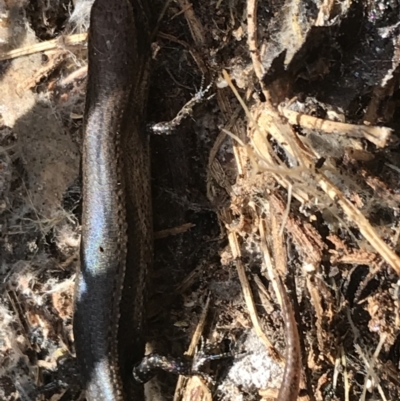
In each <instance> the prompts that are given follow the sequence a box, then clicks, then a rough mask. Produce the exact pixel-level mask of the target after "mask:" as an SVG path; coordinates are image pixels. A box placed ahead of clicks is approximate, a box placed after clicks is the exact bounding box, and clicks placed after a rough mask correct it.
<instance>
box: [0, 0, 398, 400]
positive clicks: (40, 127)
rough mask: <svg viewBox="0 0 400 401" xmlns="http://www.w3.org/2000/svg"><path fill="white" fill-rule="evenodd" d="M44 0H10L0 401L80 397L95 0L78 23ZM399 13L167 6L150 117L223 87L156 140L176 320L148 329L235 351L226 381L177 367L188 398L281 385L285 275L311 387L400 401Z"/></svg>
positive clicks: (160, 213) (162, 256) (159, 211)
mask: <svg viewBox="0 0 400 401" xmlns="http://www.w3.org/2000/svg"><path fill="white" fill-rule="evenodd" d="M45 3H46V2H40V1H39V2H37V7H36V8H35V6H32V4H31V5H29V2H24V1H21V2H19V1H15V2H13V5H10V4H9V2H6V3H2V2H0V11H1V20H2V21H3V22H4V25H3V27H0V28H1V29H3V31H1V32H0V34H1V35H2V37H1V39H2V43H4V46H2V49H1V53H0V60H6V61H2V63H3V65H2V67H1V70H2V80H1V88H0V90H1V93H2V94H3V96H2V99H1V100H0V111H1V114H2V126H1V138H0V139H1V143H0V145H1V146H2V147H1V152H0V157H1V160H0V167H1V171H0V180H1V182H0V185H1V188H0V191H1V194H0V195H1V204H0V207H1V215H0V218H1V222H0V223H1V227H2V235H1V249H2V251H1V254H2V270H1V275H2V278H3V285H2V304H1V310H0V313H1V315H0V322H1V333H0V340H1V342H0V344H1V350H2V357H1V358H0V376H1V377H0V394H1V395H0V398H1V399H4V400H20V399H24V400H25V399H38V400H39V399H44V400H47V399H49V400H50V399H51V400H58V399H59V400H76V399H79V398H80V397H82V394H81V388H80V382H79V374H78V373H77V372H76V370H75V364H74V358H73V355H74V351H73V338H72V334H71V325H72V320H71V319H72V310H73V285H74V272H75V270H76V268H78V265H79V263H78V256H77V255H78V248H79V222H78V221H79V196H80V195H79V145H80V131H79V130H80V127H81V118H82V105H83V99H84V82H85V76H86V65H85V62H84V60H85V56H84V54H85V47H84V46H85V40H86V34H85V33H79V32H78V31H79V29H78V27H80V28H82V27H83V28H82V29H83V30H85V29H86V28H87V20H85V19H84V18H83V16H84V15H87V13H88V10H89V9H90V5H89V3H90V2H81V3H78V4H77V5H76V7H77V8H76V10H77V11H75V13H74V14H72V17H71V18H70V19H69V20H68V18H69V15H68V10H72V5H71V3H70V2H69V1H64V2H63V1H59V2H56V1H55V2H54V4H52V5H47V6H46V4H45ZM160 3H162V2H160ZM35 4H36V3H35ZM56 4H57V7H58V6H60V8H59V9H58V8H57V7H56ZM68 7H71V8H70V9H69V8H68ZM160 9H161V7H160ZM60 10H61V11H60ZM399 12H400V5H399V4H398V2H397V1H379V0H366V1H363V2H356V1H351V0H347V1H341V2H335V1H331V0H315V1H311V0H310V1H298V0H286V1H284V2H283V1H278V0H276V1H275V0H271V1H268V2H266V1H261V0H259V1H258V2H257V1H256V0H246V1H245V0H243V1H241V0H238V1H236V2H228V1H221V0H218V1H211V2H205V1H197V2H193V3H189V2H188V1H186V0H177V1H176V2H167V7H165V8H164V15H163V18H162V19H161V23H160V27H159V33H158V35H157V37H156V39H155V41H154V48H153V51H154V59H155V61H154V62H155V65H156V66H155V69H154V83H153V84H152V89H151V94H150V102H151V105H152V107H151V110H150V111H149V121H160V120H169V119H172V118H173V117H174V115H176V113H177V112H178V111H179V109H180V107H181V106H182V105H183V104H185V103H186V102H187V101H188V99H190V98H191V92H192V91H193V90H192V88H193V87H194V82H195V83H198V82H199V80H200V77H201V76H205V77H206V79H209V80H214V85H213V88H212V89H211V90H210V92H209V93H208V94H207V96H208V95H212V94H213V93H215V96H214V97H213V98H212V99H208V100H207V101H205V102H204V103H203V105H200V106H196V108H195V109H194V110H193V118H192V119H190V118H188V119H186V120H185V121H183V122H182V125H181V126H180V127H177V132H176V134H175V135H174V136H171V137H168V138H152V146H153V159H154V161H153V175H154V177H155V178H154V188H153V189H154V209H155V224H156V229H157V232H156V238H157V240H156V268H155V274H154V277H155V278H156V279H155V284H154V286H155V287H156V289H155V291H154V292H155V293H156V295H155V302H156V303H157V302H158V303H159V304H160V303H161V304H163V306H164V309H168V308H169V306H171V308H170V310H168V311H165V310H164V312H163V311H161V312H160V311H158V312H157V313H154V314H155V315H157V314H160V315H161V316H164V315H168V316H167V317H162V318H160V317H159V318H158V323H157V322H156V323H155V324H154V325H150V327H151V330H150V332H151V339H149V341H150V340H151V341H152V342H154V343H156V344H157V342H160V343H161V345H160V344H158V346H159V347H160V348H162V347H163V346H164V347H165V348H166V350H167V352H170V351H171V349H173V350H174V351H176V350H179V352H180V351H182V350H183V349H186V348H188V349H189V350H188V354H190V353H193V352H194V348H195V344H196V343H197V342H198V340H199V338H200V337H201V334H202V333H203V335H207V336H208V338H210V339H212V340H213V341H214V342H217V343H218V342H221V341H222V340H223V339H224V338H225V339H226V338H228V339H229V340H230V344H231V345H230V347H231V348H232V347H233V348H236V346H237V348H238V350H235V354H234V357H233V358H232V359H231V360H229V361H228V362H225V364H224V363H222V364H221V366H222V367H213V370H212V371H211V372H212V373H213V374H214V376H215V377H216V378H217V380H216V386H215V388H213V390H212V391H211V390H210V388H209V386H206V385H205V383H204V382H203V381H202V380H200V379H199V378H192V379H191V380H189V382H188V381H187V380H184V379H180V380H179V382H178V388H177V390H176V392H175V396H174V399H175V400H178V399H179V397H181V396H182V393H184V392H185V391H186V393H185V395H183V396H182V397H183V399H186V400H189V399H190V400H194V399H196V400H200V399H219V400H253V399H254V400H255V399H274V398H275V397H276V394H277V391H276V389H277V388H279V386H280V381H281V372H282V366H283V364H284V358H285V352H284V351H283V349H284V348H283V346H282V345H283V344H284V343H283V341H282V339H283V338H284V331H283V329H282V327H283V325H282V320H281V318H280V315H279V313H280V312H279V311H280V309H279V306H278V305H279V302H277V300H279V299H280V297H281V294H280V293H279V291H278V289H277V287H276V285H274V280H275V279H276V276H277V275H279V276H281V277H282V278H283V280H284V282H285V284H286V286H285V288H286V293H287V295H288V296H289V298H290V299H291V302H292V304H293V307H294V317H295V319H296V321H297V324H298V329H299V333H300V339H301V349H302V361H303V372H302V379H301V384H300V394H299V399H302V400H303V399H310V400H321V401H322V400H376V399H382V400H396V399H399V395H400V394H399V393H400V383H399V380H398V376H399V374H398V372H399V345H400V342H399V336H398V333H399V326H400V318H399V316H400V311H399V307H400V303H399V299H400V297H399V293H400V291H399V279H398V276H399V275H400V258H399V256H398V254H399V252H400V249H399V235H400V226H399V222H398V215H399V201H400V198H399V193H400V187H399V184H398V183H399V176H400V162H399V160H400V157H399V150H398V144H399V141H398V132H399V129H400V124H398V122H397V121H398V120H399V116H400V113H399V111H398V107H397V106H398V103H399V100H398V99H399V94H400V92H399V89H398V86H399V85H398V84H399V79H398V75H399V57H400V47H399V43H400V40H399V38H400V36H399V35H400V26H399V22H398V15H399ZM60 15H62V18H63V21H64V22H63V24H61V25H60V26H58V25H57V24H58V21H59V19H60V18H61V17H60V18H59V16H60ZM77 15H78V17H77ZM40 16H42V17H43V16H46V18H44V19H41V18H42V17H40ZM57 16H58V17H57ZM67 17H68V18H67ZM62 18H61V19H62ZM68 21H69V22H68ZM71 21H72V22H71ZM4 27H6V28H4ZM73 27H74V28H73ZM10 32H11V33H12V34H13V36H12V37H13V41H11V40H10V37H11V36H10V35H9V34H10ZM60 33H62V34H63V36H61V38H62V39H60V38H54V36H55V35H59V34H60ZM51 38H53V39H51ZM39 39H40V40H39ZM160 93H162V94H165V96H164V95H163V96H160ZM160 117H161V118H160ZM166 158H172V161H171V162H169V163H170V164H168V163H167V162H165V159H166ZM163 163H165V164H163ZM188 175H190V176H191V178H190V179H189V178H187V176H188ZM168 179H169V181H168ZM182 183H183V184H182ZM188 210H189V211H190V212H188ZM210 210H212V212H210ZM166 211H168V212H166ZM215 213H216V215H217V217H218V221H216V220H215V219H214V217H213V216H214V214H215ZM218 225H219V227H220V228H221V231H222V232H221V234H219V233H218V230H217V228H216V227H218ZM210 227H211V228H210ZM216 254H218V258H217V260H216V257H215V255H216ZM177 266H179V267H177ZM170 276H171V278H170ZM167 293H168V297H169V296H171V299H169V300H168V301H166V299H167V298H168V297H167V296H166V295H165V294H167ZM210 293H211V294H212V296H211V297H210V296H209V294H210ZM157 294H158V295H157ZM171 294H172V295H171ZM157 297H158V298H157ZM177 299H179V300H177ZM159 309H160V308H159ZM161 309H162V308H161ZM209 310H211V311H212V313H208V316H207V313H206V312H208V311H209ZM209 315H212V316H211V317H210V316H209ZM160 322H161V323H160ZM163 337H166V338H164V339H162V340H160V338H163ZM190 337H192V340H191V344H190V345H189V342H190ZM182 338H184V340H182ZM232 344H234V345H232ZM156 347H157V346H156ZM168 380H169V379H165V383H167V384H165V383H164V384H162V386H164V387H162V386H161V387H162V388H163V389H164V390H163V391H161V393H162V394H169V395H168V396H167V398H168V399H170V398H172V391H171V390H170V388H171V385H170V383H169V382H168ZM161 383H163V382H162V381H161ZM183 389H186V390H183ZM154 391H157V390H154ZM185 397H186V398H185ZM162 399H164V398H162Z"/></svg>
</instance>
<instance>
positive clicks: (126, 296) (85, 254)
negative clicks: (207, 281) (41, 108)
mask: <svg viewBox="0 0 400 401" xmlns="http://www.w3.org/2000/svg"><path fill="white" fill-rule="evenodd" d="M146 7H147V1H146V0H112V1H110V0H96V1H95V3H94V5H93V8H92V12H91V24H90V31H89V45H88V46H89V47H88V51H89V69H88V83H87V95H86V106H85V115H84V120H85V121H84V133H83V154H82V179H83V183H82V185H83V190H82V191H83V204H82V207H83V210H82V240H81V270H80V272H79V273H78V277H77V285H76V294H75V297H76V301H75V314H74V336H75V345H76V354H77V359H78V363H79V365H80V368H81V371H82V376H83V379H84V383H85V390H86V398H87V400H89V401H95V400H96V401H122V400H124V401H126V400H134V401H141V400H143V399H144V396H143V388H142V386H139V385H135V384H134V383H133V379H132V366H133V365H134V364H135V363H136V362H138V361H139V360H140V359H141V358H142V357H143V353H144V340H143V325H144V311H145V298H144V297H145V287H146V275H147V272H148V271H149V269H150V267H151V262H152V253H153V252H152V250H153V245H152V219H151V216H152V211H151V192H150V166H149V147H148V138H147V137H146V134H145V127H144V125H143V121H144V116H145V108H146V101H147V90H148V80H149V71H150V67H149V62H150V57H149V52H150V43H149V41H150V39H149V38H150V36H149V34H148V32H149V23H148V19H147V17H148V15H149V14H148V13H147V12H146Z"/></svg>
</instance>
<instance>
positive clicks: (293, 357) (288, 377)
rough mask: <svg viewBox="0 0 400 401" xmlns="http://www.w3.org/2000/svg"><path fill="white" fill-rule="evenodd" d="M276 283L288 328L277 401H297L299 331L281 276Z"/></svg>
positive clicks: (299, 357)
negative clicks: (284, 361) (284, 362)
mask: <svg viewBox="0 0 400 401" xmlns="http://www.w3.org/2000/svg"><path fill="white" fill-rule="evenodd" d="M276 283H277V285H278V290H279V294H280V296H281V300H282V305H281V306H282V316H283V320H284V323H285V330H286V355H285V359H286V364H285V371H284V373H283V379H282V384H281V388H280V390H279V394H278V398H277V400H276V401H296V400H297V397H298V394H299V384H300V376H301V372H302V365H301V348H300V340H299V331H298V329H297V323H296V320H295V318H294V312H293V308H292V304H291V302H290V299H289V297H288V295H287V293H286V290H285V287H284V286H283V283H282V280H281V278H280V277H277V280H276Z"/></svg>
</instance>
